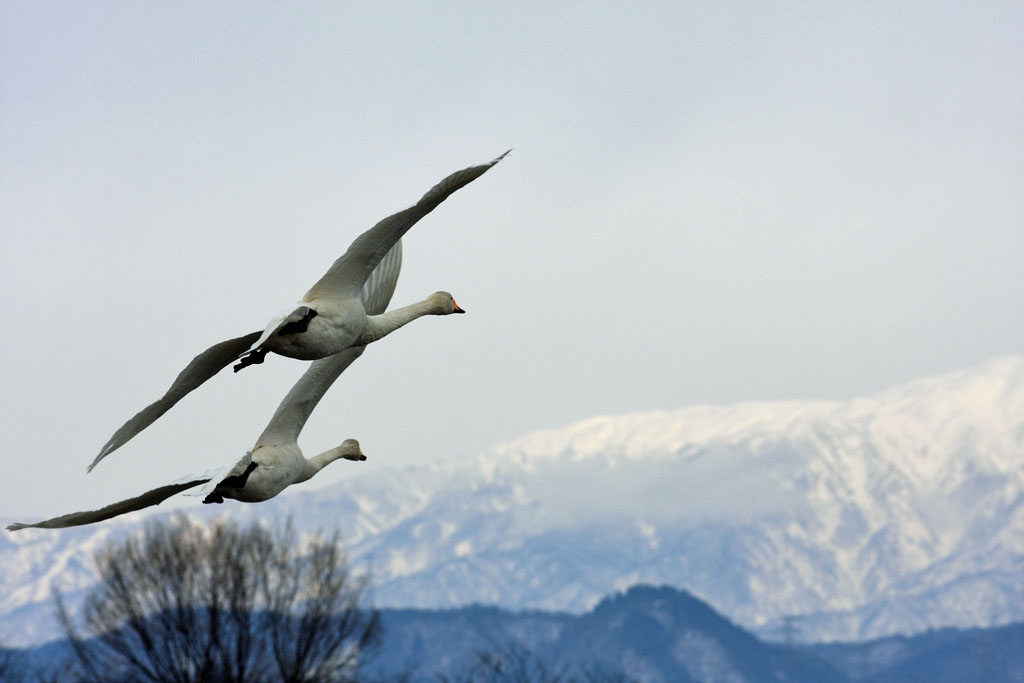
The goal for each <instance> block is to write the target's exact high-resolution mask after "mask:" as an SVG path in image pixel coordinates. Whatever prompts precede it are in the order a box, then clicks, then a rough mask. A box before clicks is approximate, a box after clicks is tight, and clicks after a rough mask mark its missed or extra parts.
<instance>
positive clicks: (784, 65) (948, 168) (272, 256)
mask: <svg viewBox="0 0 1024 683" xmlns="http://www.w3.org/2000/svg"><path fill="white" fill-rule="evenodd" d="M550 5H551V3H490V2H464V3H452V2H444V3H412V2H410V3H343V2H335V3H308V2H306V3H293V4H287V5H286V4H281V3H198V2H195V3H187V2H186V3H182V2H173V3H170V2H167V3H130V2H115V3H103V2H89V3H77V4H72V3H38V2H32V3H29V2H6V3H3V4H2V5H0V100H2V106H0V240H2V243H0V246H2V249H0V266H2V268H0V293H2V296H0V307H2V308H0V316H2V318H0V320H2V323H0V363H2V365H3V368H4V371H3V373H4V374H3V382H2V387H0V402H2V405H0V407H2V413H0V414H2V416H3V417H2V422H0V428H2V433H3V434H4V437H5V450H6V451H7V453H8V454H7V455H6V456H5V457H6V458H7V462H8V463H11V464H15V465H14V466H12V465H11V464H9V465H8V467H7V468H6V469H5V471H6V475H5V476H4V477H3V478H2V480H0V514H8V515H12V516H13V515H17V516H26V515H27V516H35V515H46V516H49V515H52V514H57V513H63V512H68V511H71V510H73V509H78V508H81V507H94V506H98V505H102V504H105V503H107V502H111V501H113V500H115V499H119V498H123V497H127V496H131V495H135V494H137V493H140V492H141V491H142V490H144V489H146V488H149V487H151V486H156V485H159V484H162V483H166V482H167V481H169V480H171V479H175V478H177V477H178V476H181V475H183V474H186V473H188V472H192V471H196V470H202V469H205V468H207V467H209V466H213V465H216V464H219V463H221V462H224V461H227V460H232V459H234V458H236V457H238V456H239V455H241V453H243V452H244V451H245V450H247V449H248V448H250V447H251V446H252V444H253V442H254V440H255V439H256V437H257V436H258V434H259V433H260V431H261V430H262V428H263V426H264V425H265V423H266V421H267V419H268V418H269V416H270V415H271V413H272V412H273V410H274V408H275V406H276V405H277V402H278V401H279V400H280V398H281V397H283V395H284V394H285V392H286V391H287V389H288V388H289V387H290V386H291V384H292V383H293V382H294V380H295V379H296V378H297V377H298V376H299V375H300V374H301V372H302V371H303V370H304V368H305V366H306V364H305V363H301V362H299V361H294V360H288V359H283V358H278V357H271V358H270V359H268V362H267V363H266V364H265V365H264V366H261V367H258V368H253V369H250V370H247V371H246V372H243V373H240V374H239V375H232V374H230V373H229V374H225V375H221V376H218V377H216V378H214V380H212V381H211V382H209V383H208V384H207V385H205V386H203V387H202V388H201V389H200V390H198V391H197V392H196V393H194V394H193V395H191V396H190V397H189V398H188V399H186V401H184V402H183V403H182V404H180V405H179V406H178V407H176V408H175V409H174V410H172V411H171V412H170V413H169V414H168V415H167V416H166V417H164V418H163V419H162V420H161V421H160V422H158V423H157V424H156V425H154V426H153V427H151V428H150V429H149V430H147V431H146V432H144V433H143V434H142V435H140V436H139V437H138V438H136V439H135V440H134V441H133V442H132V443H131V444H129V445H128V446H126V447H124V448H123V449H121V450H120V451H118V452H117V453H115V454H114V455H112V456H110V458H108V459H107V460H106V461H104V463H103V464H102V465H100V467H98V468H97V470H96V471H95V472H94V473H92V474H90V475H88V476H86V475H85V472H84V469H85V466H86V465H87V464H88V463H89V462H90V461H91V459H92V458H93V456H94V455H95V454H96V452H97V451H98V449H99V447H100V446H101V445H102V444H103V443H104V442H105V441H106V439H107V438H108V437H109V436H110V434H111V433H112V432H113V430H114V429H115V428H116V427H118V426H119V425H120V424H121V423H122V422H123V421H124V420H125V419H126V418H128V417H129V416H130V415H131V414H133V413H134V412H135V411H136V410H138V409H139V408H141V407H142V406H143V405H145V404H146V403H148V402H149V401H150V400H152V399H154V398H156V397H157V396H159V395H160V394H161V393H162V392H163V391H164V389H165V388H166V387H167V385H168V384H169V383H170V381H171V380H172V379H173V377H174V376H175V375H176V374H177V372H178V371H179V370H181V368H182V367H184V366H185V364H186V363H187V362H188V361H189V360H190V359H191V358H192V356H193V355H194V354H196V353H198V352H199V351H201V350H202V349H204V348H206V347H207V346H208V345H210V344H211V343H213V342H216V341H219V340H222V339H226V338H228V337H232V336H236V335H239V334H242V333H245V332H248V331H251V330H255V329H259V328H262V327H263V326H264V324H265V323H266V321H267V320H268V319H269V317H270V316H271V315H273V314H274V313H276V312H278V311H279V310H280V309H281V308H282V307H284V306H287V305H288V304H290V303H292V302H293V301H295V300H296V299H297V298H298V297H300V296H301V295H302V293H303V292H305V290H306V289H307V288H308V287H309V286H310V285H311V284H312V283H313V282H314V281H315V280H316V279H317V278H318V277H319V276H320V275H321V274H322V273H323V271H324V270H325V269H326V268H327V266H328V265H329V264H330V263H331V262H332V261H333V260H334V258H335V257H336V256H337V255H338V254H340V253H341V252H342V251H343V250H344V249H345V248H346V247H347V246H348V244H349V242H350V241H351V240H352V238H354V237H355V236H356V235H357V234H358V233H359V232H361V231H362V230H364V229H366V228H367V227H369V226H370V225H372V224H373V223H374V222H376V221H377V220H378V219H379V218H381V217H383V216H385V215H387V214H389V213H392V212H394V211H395V210H398V209H400V208H403V207H404V206H406V205H408V204H410V203H412V202H413V201H415V200H416V199H417V198H418V197H419V196H420V195H421V194H422V193H423V192H424V191H425V190H426V189H427V188H429V187H430V186H431V185H432V184H433V183H435V182H436V181H437V180H439V179H440V178H442V177H443V176H445V175H446V174H447V173H449V172H451V171H453V170H455V169H457V168H460V167H462V166H466V165H468V164H471V163H476V162H480V161H484V160H486V159H490V158H492V157H494V156H495V155H497V154H499V153H500V152H502V151H504V150H505V149H507V148H509V147H512V148H514V151H513V153H512V154H511V155H510V156H509V157H508V158H507V159H506V160H505V161H503V162H502V163H501V164H500V165H499V166H498V167H496V168H495V169H494V170H492V171H491V172H490V173H488V174H487V175H485V176H484V177H482V178H481V179H480V180H478V181H476V182H475V183H473V184H472V185H470V186H469V187H467V188H466V189H464V190H462V191H460V192H459V193H458V194H456V195H455V196H453V197H452V198H451V199H450V200H449V201H448V202H447V203H445V204H444V205H442V206H441V207H440V208H439V209H437V210H436V211H435V212H434V214H432V215H431V216H429V217H428V218H427V219H425V220H424V221H423V222H422V223H421V224H420V225H418V226H417V227H416V228H414V229H413V230H412V232H411V233H410V234H409V235H408V237H407V239H406V241H405V245H406V249H405V267H404V270H403V275H402V279H401V281H400V282H399V286H398V291H397V293H396V295H395V300H394V302H395V304H398V305H401V304H405V303H409V302H411V301H414V300H418V299H420V298H422V297H423V296H425V295H426V294H429V293H430V292H433V291H435V290H437V289H447V290H450V291H451V292H453V293H454V294H455V296H456V298H457V299H458V301H459V303H460V304H461V305H462V306H463V307H464V308H466V309H467V310H468V311H469V313H468V315H465V316H457V317H452V318H431V319H427V320H423V321H419V322H417V323H415V324H414V325H412V326H410V327H409V328H407V329H405V330H402V331H401V332H400V333H397V334H395V335H393V336H392V337H389V338H388V339H386V340H383V341H382V342H381V343H380V344H379V345H377V346H376V347H373V348H371V349H369V350H368V351H367V353H366V354H365V356H364V357H363V358H362V359H361V360H360V361H359V362H358V363H357V364H356V365H355V366H353V368H352V369H351V370H350V371H349V372H348V373H346V375H345V376H343V377H342V379H341V380H339V382H338V384H336V385H335V387H334V388H333V389H332V390H331V392H330V393H329V394H328V396H327V398H326V399H325V400H324V402H323V403H322V404H321V406H320V408H319V409H318V411H317V412H316V413H314V415H313V418H312V419H311V421H310V423H309V425H308V428H307V430H306V431H305V432H304V434H303V438H302V439H301V440H300V444H301V445H302V446H303V448H304V449H305V451H306V453H307V455H313V454H315V453H317V452H319V451H321V450H324V449H326V448H328V447H331V446H333V445H336V444H337V443H338V442H340V441H341V440H342V439H343V438H346V437H356V438H358V439H359V440H360V442H361V443H362V444H363V448H364V450H365V451H366V452H367V453H368V454H369V456H370V460H369V462H367V463H362V464H358V465H357V464H353V463H348V464H345V463H342V464H339V465H335V466H333V467H332V468H330V469H329V470H327V471H325V472H324V473H322V474H321V475H320V476H319V477H318V481H319V482H320V483H329V482H331V481H337V480H338V479H339V478H341V477H344V476H347V475H349V474H351V473H353V472H358V471H365V470H368V469H370V468H374V467H381V466H387V465H402V464H408V463H416V462H429V461H432V460H438V459H442V458H452V457H460V456H466V455H471V454H473V453H477V452H479V451H481V450H483V449H485V448H486V447H487V446H489V445H491V444H494V443H496V442H499V441H503V440H506V439H509V438H512V437H514V436H517V435H519V434H521V433H523V432H526V431H529V430H532V429H537V428H546V427H555V426H559V425H562V424H566V423H568V422H570V421H572V420H575V419H578V418H583V417H587V416H591V415H595V414H608V413H621V412H630V411H637V410H644V409H649V408H671V407H677V406H682V405H687V404H692V403H722V402H733V401H741V400H751V399H791V398H847V397H853V396H857V395H863V394H868V393H872V392H875V391H877V390H880V389H883V388H885V387H887V386H890V385H892V384H896V383H899V382H902V381H904V380H906V379H909V378H912V377H915V376H919V375H925V374H933V373H938V372H944V371H947V370H951V369H955V368H961V367H965V366H968V365H972V364H976V363H979V362H982V361H984V360H986V359H988V358H990V357H992V356H995V355H1002V354H1017V353H1021V352H1022V345H1024V316H1022V315H1021V312H1022V311H1024V268H1022V267H1021V263H1022V254H1024V125H1022V124H1021V121H1024V60H1022V59H1021V58H1020V56H1021V48H1022V46H1024V6H1022V5H1021V4H1020V3H1019V2H1002V3H997V2H992V3H967V2H963V3H949V2H945V3H942V2H940V3H890V2H877V3H855V4H854V3H849V4H840V3H816V4H813V6H811V5H812V4H811V3H691V6H689V7H687V6H684V4H683V3H677V2H666V3H651V2H646V3H645V2H639V3H628V4H625V3H589V2H588V3H573V4H563V5H561V7H560V8H559V9H551V7H550ZM894 5H896V6H894ZM188 502H189V503H195V501H188Z"/></svg>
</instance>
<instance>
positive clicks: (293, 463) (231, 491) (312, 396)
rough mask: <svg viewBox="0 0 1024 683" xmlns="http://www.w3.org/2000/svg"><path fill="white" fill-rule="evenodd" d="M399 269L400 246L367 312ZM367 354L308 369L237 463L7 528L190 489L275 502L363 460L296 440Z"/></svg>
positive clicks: (351, 448)
mask: <svg viewBox="0 0 1024 683" xmlns="http://www.w3.org/2000/svg"><path fill="white" fill-rule="evenodd" d="M401 265H402V244H401V242H398V243H396V244H395V246H394V247H393V248H392V249H391V251H390V252H388V254H387V255H386V256H385V257H384V259H383V260H382V261H381V262H380V264H379V265H378V267H377V269H376V270H374V271H373V273H372V275H371V276H370V278H369V279H368V280H367V282H366V284H365V285H364V287H363V290H362V293H361V295H360V298H361V300H362V301H363V302H365V303H364V305H365V306H366V310H368V311H370V312H372V313H380V312H382V311H383V310H384V309H385V308H387V305H388V303H389V302H390V300H391V296H392V294H394V291H395V285H396V283H397V281H398V274H399V272H400V270H401ZM365 348H366V347H365V346H355V347H352V348H349V349H346V350H344V351H342V352H341V353H338V354H335V355H333V356H329V357H327V358H322V359H320V360H317V361H315V362H314V363H313V364H311V365H310V367H309V369H308V370H306V372H305V373H304V374H303V375H302V377H301V378H300V379H299V381H298V382H296V383H295V385H294V386H293V387H292V388H291V391H289V392H288V395H287V396H285V397H284V400H282V401H281V404H280V405H279V406H278V408H277V410H276V411H275V412H274V416H273V417H272V418H271V419H270V422H269V423H268V424H267V427H266V429H264V430H263V433H262V434H260V437H259V438H258V439H257V440H256V445H255V446H253V448H252V451H250V452H248V453H246V454H245V455H244V456H243V457H242V458H241V459H239V460H238V461H237V462H234V463H230V464H228V465H226V466H222V467H219V468H217V469H214V470H211V471H209V472H205V473H203V474H195V475H189V476H186V477H182V478H181V479H179V480H177V481H175V482H172V483H171V484H168V485H167V486H161V487H159V488H156V489H153V490H151V491H147V492H146V493H143V494H142V495H140V496H136V497H134V498H129V499H127V500H123V501H119V502H117V503H113V504H111V505H108V506H106V507H103V508H100V509H99V510H88V511H85V512H73V513H71V514H67V515H61V516H60V517H54V518H53V519H48V520H45V521H42V522H37V523H35V524H22V523H17V524H11V525H9V526H8V527H7V529H8V530H9V531H17V530H18V529H26V528H30V527H36V528H43V529H59V528H64V527H70V526H81V525H83V524H93V523H95V522H100V521H103V520H105V519H110V518H111V517H117V516H118V515H123V514H125V513H128V512H133V511H135V510H141V509H143V508H147V507H150V506H153V505H158V504H160V503H162V502H163V501H165V500H167V499H168V498H170V497H171V496H173V495H175V494H178V493H182V492H185V491H189V490H190V489H192V490H194V491H196V493H197V495H201V496H204V500H203V502H205V503H220V502H223V500H224V499H225V498H232V499H234V500H239V501H242V502H246V503H258V502H261V501H264V500H268V499H270V498H273V497H274V496H276V495H277V494H279V493H281V491H283V490H284V489H286V488H288V487H289V486H291V485H292V484H297V483H300V482H303V481H306V480H307V479H309V478H310V477H312V476H314V475H315V474H316V473H317V472H319V471H320V470H321V469H323V468H324V467H326V466H327V465H329V464H330V463H332V462H334V461H335V460H339V459H346V460H365V459H366V456H365V455H363V452H362V450H361V449H360V446H359V442H357V441H356V440H355V439H346V440H345V441H344V442H343V443H342V444H341V445H340V446H337V447H335V448H331V449H329V450H326V451H324V452H323V453H320V454H319V455H316V456H314V457H312V458H308V459H307V458H306V457H305V456H304V455H303V454H302V450H301V449H300V448H299V444H298V438H299V434H300V433H301V432H302V428H303V427H304V426H305V425H306V420H308V419H309V416H310V414H312V412H313V409H314V408H316V406H317V404H318V403H319V402H320V399H321V398H323V396H324V394H325V393H326V392H327V390H328V389H329V388H330V387H331V385H332V384H334V381H335V380H336V379H338V377H339V376H340V375H341V373H342V372H344V371H345V369H346V368H347V367H348V366H349V365H351V364H352V363H353V362H354V361H355V360H356V359H357V358H359V356H361V355H362V354H363V351H364V349H365ZM199 487H201V488H199Z"/></svg>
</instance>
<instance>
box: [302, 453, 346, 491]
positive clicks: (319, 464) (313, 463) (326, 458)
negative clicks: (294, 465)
mask: <svg viewBox="0 0 1024 683" xmlns="http://www.w3.org/2000/svg"><path fill="white" fill-rule="evenodd" d="M339 450H340V447H339V448H332V449H330V450H327V451H324V452H323V453H321V454H320V455H314V456H313V457H312V458H306V468H305V469H304V470H303V471H302V473H301V474H300V475H299V478H298V479H297V480H296V482H295V483H298V482H300V481H306V480H307V479H312V478H313V475H315V474H316V473H317V472H319V471H320V470H322V469H323V468H325V467H327V466H328V465H330V464H331V463H332V462H334V461H335V460H337V459H338V458H340V457H342V456H341V455H340V454H339V453H338V451H339Z"/></svg>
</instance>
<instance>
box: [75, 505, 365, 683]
mask: <svg viewBox="0 0 1024 683" xmlns="http://www.w3.org/2000/svg"><path fill="white" fill-rule="evenodd" d="M96 562H97V568H98V570H99V575H100V582H99V584H98V585H97V586H96V587H95V588H94V589H93V590H92V592H91V593H89V595H88V596H87V597H86V599H85V601H84V603H83V606H82V610H81V614H80V616H79V618H78V619H77V621H78V622H80V624H81V628H82V629H83V630H84V634H82V633H79V626H76V624H75V622H76V620H75V619H73V618H72V617H71V615H70V614H69V612H68V610H67V609H65V607H64V605H63V602H62V601H61V599H60V596H59V595H56V596H55V598H56V601H57V606H58V614H59V615H60V618H61V621H62V623H63V624H64V627H65V631H66V632H67V634H68V637H69V638H70V640H71V641H72V644H73V646H74V649H75V653H76V655H77V661H78V664H79V666H80V667H81V669H82V675H83V676H84V677H86V678H88V679H95V680H118V679H123V680H141V681H174V682H176V683H193V682H196V683H198V682H199V681H214V680H216V681H224V682H225V683H230V682H233V681H238V682H242V681H245V682H250V681H251V682H255V683H260V682H261V681H268V682H269V681H295V682H298V681H338V682H345V681H354V680H356V677H357V675H358V671H359V667H360V665H361V663H362V662H363V661H364V660H365V659H366V657H367V656H368V655H370V654H371V653H372V652H373V651H375V650H376V648H377V647H379V644H380V617H379V614H378V613H377V612H376V611H375V610H370V611H367V610H364V609H362V608H361V607H360V600H361V598H362V595H363V592H364V589H365V587H366V584H367V579H366V577H365V576H361V577H353V576H352V575H351V573H350V571H349V567H348V562H347V558H346V555H345V553H344V550H343V549H342V546H341V542H340V540H339V537H338V535H337V533H335V535H334V536H333V537H331V538H330V539H327V540H324V539H320V538H313V539H310V540H308V542H306V543H305V544H301V543H299V542H298V539H297V538H296V533H295V532H294V530H293V528H292V526H291V524H290V523H288V524H286V525H284V526H282V527H279V528H278V529H277V530H276V531H270V530H268V529H266V528H264V527H263V526H260V525H259V524H258V523H253V524H251V525H249V526H247V527H245V528H241V527H239V526H238V525H237V524H235V523H233V522H220V523H216V524H213V525H211V526H209V527H203V526H200V525H197V524H195V523H193V522H191V521H189V520H188V519H187V518H185V517H177V518H174V519H173V520H172V521H170V522H161V521H153V522H150V523H149V524H147V525H146V528H145V531H144V533H143V534H142V535H141V536H140V537H133V538H129V539H127V540H125V541H122V542H120V543H117V544H114V545H111V546H109V547H107V548H105V549H103V550H101V551H100V552H99V553H98V554H97V556H96Z"/></svg>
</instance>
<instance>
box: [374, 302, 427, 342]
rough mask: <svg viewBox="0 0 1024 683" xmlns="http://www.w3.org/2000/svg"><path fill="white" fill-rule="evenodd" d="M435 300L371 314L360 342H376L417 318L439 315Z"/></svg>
mask: <svg viewBox="0 0 1024 683" xmlns="http://www.w3.org/2000/svg"><path fill="white" fill-rule="evenodd" d="M438 313H439V311H438V309H437V306H436V304H435V303H434V300H432V299H429V298H428V299H424V300H423V301H418V302H416V303H414V304H409V305H408V306H402V307H401V308H396V309H395V310H393V311H388V312H387V313H381V314H380V315H371V316H367V318H366V328H365V329H364V330H363V334H362V336H361V337H360V338H359V341H358V344H360V345H362V344H369V343H370V342H375V341H377V340H378V339H381V338H383V337H386V336H387V335H389V334H391V333H392V332H394V331H395V330H397V329H398V328H400V327H402V326H404V325H408V324H409V323H411V322H412V321H413V320H416V318H422V317H423V316H425V315H438Z"/></svg>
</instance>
